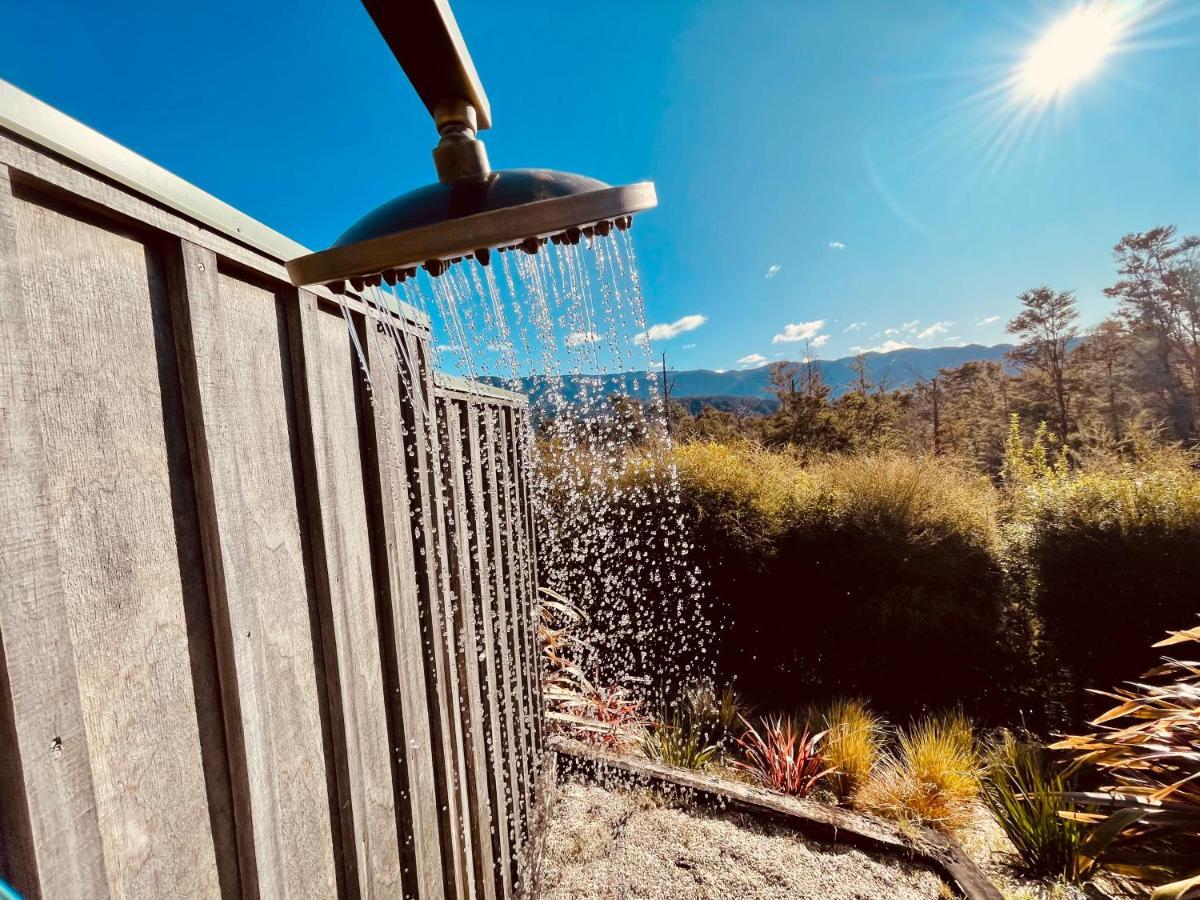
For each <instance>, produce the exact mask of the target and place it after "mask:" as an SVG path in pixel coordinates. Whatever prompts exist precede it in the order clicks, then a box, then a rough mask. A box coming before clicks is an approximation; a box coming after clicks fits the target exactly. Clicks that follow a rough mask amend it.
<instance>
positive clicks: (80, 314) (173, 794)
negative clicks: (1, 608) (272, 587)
mask: <svg viewBox="0 0 1200 900" xmlns="http://www.w3.org/2000/svg"><path fill="white" fill-rule="evenodd" d="M13 210H14V220H15V231H16V250H17V254H16V258H17V261H18V262H17V265H18V267H19V269H20V277H21V283H22V286H21V293H22V297H21V299H20V300H19V302H21V303H22V304H23V305H24V306H25V309H26V311H27V314H28V323H29V332H28V340H29V342H30V345H31V346H32V347H34V348H40V349H41V351H42V356H41V358H40V359H39V360H38V364H37V369H36V371H35V372H34V373H32V374H33V390H34V394H35V399H34V402H33V408H35V409H36V410H37V415H38V416H39V418H40V429H41V433H42V441H43V446H42V450H43V453H44V460H45V466H46V473H47V486H48V488H49V492H48V496H47V497H45V498H44V502H45V504H46V507H45V508H46V510H47V512H48V513H49V515H50V517H51V522H52V528H53V539H54V541H55V543H56V544H57V545H58V556H59V564H60V566H61V578H62V585H63V589H64V591H65V601H66V602H65V609H62V610H60V611H57V612H56V611H53V608H52V607H50V608H48V609H47V610H46V614H48V615H50V614H53V615H62V616H63V617H64V619H65V622H66V624H67V626H68V631H69V636H70V642H69V643H66V642H64V643H61V644H59V645H58V646H57V647H54V648H52V649H51V648H48V649H50V652H52V653H53V654H54V655H55V656H56V657H57V656H61V655H63V654H71V653H73V656H74V663H75V670H76V671H75V675H76V677H77V679H78V696H79V703H80V708H81V710H82V714H83V724H84V729H85V733H86V742H87V753H88V755H89V756H90V760H91V763H90V767H91V777H92V789H93V790H92V797H91V798H90V799H92V800H94V809H93V808H92V807H91V806H90V804H89V805H88V806H86V807H82V808H81V807H80V806H79V805H78V800H79V799H80V798H71V797H70V796H69V795H66V796H64V797H63V798H62V799H63V801H64V802H65V803H66V804H67V807H66V810H65V811H64V812H66V813H67V814H69V815H81V816H83V819H84V823H86V822H87V821H88V819H90V817H91V816H92V815H95V816H97V817H98V821H99V830H100V842H99V845H98V847H97V846H95V845H89V846H82V847H78V848H77V849H78V851H79V852H81V853H82V854H83V855H84V859H85V862H84V863H83V865H84V867H89V868H90V867H91V866H92V865H93V864H92V863H91V862H89V861H87V860H88V858H89V857H90V856H91V854H93V853H95V852H96V850H97V849H99V850H100V851H101V852H102V853H103V858H104V863H105V866H104V867H105V870H106V872H107V877H108V890H109V891H111V893H112V894H114V895H117V896H122V897H183V896H194V895H195V894H196V893H197V892H199V893H212V894H216V893H218V892H219V890H220V884H219V877H218V868H217V862H216V856H215V850H214V846H213V839H212V835H211V833H210V831H209V829H208V828H207V827H205V826H207V824H208V822H209V809H208V799H207V794H206V788H205V783H204V766H203V761H202V753H201V747H200V734H199V726H198V723H197V716H196V706H195V699H194V693H193V686H192V676H191V670H190V665H189V640H188V611H187V609H186V608H185V607H186V604H188V603H190V602H197V600H198V601H199V602H200V603H201V604H202V603H203V599H202V598H203V593H199V594H197V593H196V592H195V591H194V590H193V588H194V587H195V585H194V584H193V583H192V579H193V578H194V577H195V573H193V572H185V571H181V560H183V559H185V558H188V556H189V555H190V553H191V548H184V547H181V546H180V545H179V544H178V543H177V540H178V539H179V537H180V535H179V534H178V533H177V527H178V526H177V522H176V516H175V510H174V506H173V504H174V503H175V502H176V496H175V495H176V493H177V492H178V491H179V489H180V485H179V484H178V483H177V482H176V481H173V479H179V478H187V477H189V473H183V472H178V471H173V464H174V462H175V460H174V459H173V455H172V452H171V449H170V445H171V441H172V439H173V432H174V431H175V430H179V431H181V430H182V411H181V404H180V398H179V388H178V382H177V377H178V375H177V369H176V366H175V360H174V353H173V344H172V337H171V326H170V313H169V309H168V302H167V296H166V290H165V284H164V279H163V270H162V263H161V259H160V258H159V256H158V255H157V254H156V253H155V251H154V250H153V249H152V248H150V247H148V246H147V244H146V243H145V242H144V241H143V240H142V239H141V238H140V237H139V236H137V235H134V234H131V233H127V232H125V231H124V230H122V229H118V228H115V227H110V226H108V225H106V224H105V223H102V222H99V221H96V220H92V219H91V218H90V217H81V216H79V215H77V214H76V213H75V212H74V211H67V210H63V209H58V208H52V207H51V206H48V205H43V202H42V201H41V199H40V198H34V197H29V196H26V197H22V196H18V197H17V199H16V200H15V203H14V206H13ZM68 304H69V305H68ZM68 309H69V314H68V313H67V310H68ZM189 490H190V489H189ZM184 539H185V540H193V541H194V539H195V536H194V534H192V535H184ZM16 636H18V637H19V633H18V635H16ZM5 640H6V643H7V641H8V631H7V629H6V632H5ZM11 662H12V661H11V660H10V665H11ZM64 699H68V701H69V698H64ZM70 724H71V723H69V722H68V723H65V725H66V727H70ZM59 737H60V739H61V741H53V742H52V743H47V745H46V747H45V748H44V751H43V752H48V753H50V755H51V757H52V758H54V757H56V756H57V755H58V753H59V752H60V750H61V749H62V747H61V746H60V743H61V744H65V741H66V740H67V739H72V740H75V741H78V740H80V738H81V737H82V736H81V735H78V734H73V735H69V738H63V737H62V736H61V735H60V736H59ZM72 752H73V753H74V752H77V751H76V750H75V748H72ZM84 802H87V800H86V799H85V800H84ZM197 823H200V827H197ZM68 835H69V832H68ZM101 893H103V892H101Z"/></svg>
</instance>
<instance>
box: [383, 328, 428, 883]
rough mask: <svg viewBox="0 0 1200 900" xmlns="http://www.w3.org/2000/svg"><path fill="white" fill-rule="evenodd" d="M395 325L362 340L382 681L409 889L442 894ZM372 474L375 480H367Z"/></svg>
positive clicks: (424, 660) (418, 590) (418, 591)
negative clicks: (368, 399) (368, 394)
mask: <svg viewBox="0 0 1200 900" xmlns="http://www.w3.org/2000/svg"><path fill="white" fill-rule="evenodd" d="M402 340H403V337H402V336H401V335H399V334H397V333H395V332H393V331H390V330H389V331H386V332H385V333H383V334H380V333H379V332H378V331H370V332H369V333H368V339H367V341H366V342H365V345H366V348H367V352H368V354H369V366H370V371H371V379H372V385H373V387H372V389H371V391H372V394H373V396H372V401H371V428H370V434H371V438H370V439H371V442H372V445H373V447H374V451H375V452H374V456H375V467H374V469H373V470H372V472H373V473H374V474H375V476H376V480H375V482H374V483H373V492H374V493H375V494H376V496H377V497H378V505H379V512H378V522H377V525H376V528H377V530H378V535H377V544H378V545H379V549H378V550H377V552H376V566H377V572H378V574H377V576H376V586H377V588H378V591H379V593H378V597H379V621H380V627H381V630H382V632H383V634H382V638H383V639H382V641H381V645H382V647H383V658H384V670H385V684H386V685H387V697H388V702H389V711H390V721H391V728H392V736H391V740H392V745H393V747H394V748H395V759H394V763H395V768H396V781H397V786H398V797H397V824H398V826H399V830H400V834H401V835H402V841H403V845H402V847H401V851H402V858H403V859H404V860H405V865H406V866H407V869H406V872H405V893H406V896H409V897H412V896H419V897H422V898H425V897H441V896H443V895H444V894H445V891H446V882H445V880H444V878H443V872H442V846H441V841H442V830H443V827H444V826H443V824H442V821H441V814H440V807H439V804H438V796H439V795H438V785H437V774H436V772H435V765H436V762H435V755H436V754H440V752H441V748H440V745H439V744H438V742H437V741H435V740H434V735H433V729H434V726H433V721H432V720H436V718H437V711H436V707H435V708H434V709H433V710H431V709H430V707H429V705H428V699H429V698H430V697H431V696H432V697H436V691H434V689H433V685H432V683H431V682H430V681H428V680H427V677H426V673H425V662H426V641H425V639H424V637H423V635H422V615H421V589H420V582H421V581H422V580H423V579H422V577H421V576H419V575H418V568H417V563H416V559H415V557H414V546H413V532H412V522H413V519H412V512H411V509H410V506H409V498H408V479H407V477H406V472H407V467H408V465H409V461H408V456H407V455H406V452H405V439H404V434H403V429H404V428H405V416H404V398H405V397H406V396H407V392H406V391H405V390H404V387H403V385H402V384H401V379H400V374H399V372H400V369H399V359H398V355H397V354H398V350H399V343H398V342H399V341H402ZM368 480H370V479H368Z"/></svg>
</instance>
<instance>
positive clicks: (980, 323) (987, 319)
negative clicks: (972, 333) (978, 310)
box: [975, 316, 1000, 328]
mask: <svg viewBox="0 0 1200 900" xmlns="http://www.w3.org/2000/svg"><path fill="white" fill-rule="evenodd" d="M999 321H1000V317H999V316H985V317H984V318H982V319H980V320H979V321H978V322H976V323H975V327H976V328H982V327H983V326H985V325H991V324H992V323H993V322H999Z"/></svg>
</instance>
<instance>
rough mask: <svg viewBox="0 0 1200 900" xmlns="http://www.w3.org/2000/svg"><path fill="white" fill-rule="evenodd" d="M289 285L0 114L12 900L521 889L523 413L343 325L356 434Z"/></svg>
mask: <svg viewBox="0 0 1200 900" xmlns="http://www.w3.org/2000/svg"><path fill="white" fill-rule="evenodd" d="M248 164H250V163H248ZM264 164H265V163H264ZM302 251H303V248H300V247H298V246H297V245H295V244H293V243H291V242H289V241H287V240H286V239H284V238H282V237H281V236H279V235H276V234H274V233H273V232H270V231H269V230H267V229H266V228H264V227H263V226H261V225H259V224H258V223H256V222H253V221H252V220H250V219H248V218H246V217H244V216H242V215H240V214H239V213H237V212H236V211H234V210H232V209H229V208H228V207H225V206H223V205H222V204H220V203H219V202H217V201H215V200H214V199H213V198H211V197H209V196H208V195H205V194H203V193H201V192H200V191H197V190H196V189H194V188H192V187H190V186H188V185H186V184H184V183H183V182H181V181H179V180H178V179H176V178H174V177H173V176H170V175H169V174H168V173H166V172H164V171H163V170H161V169H158V168H157V167H154V166H152V165H150V164H149V163H147V162H146V161H145V160H142V159H140V158H139V157H136V156H135V155H134V154H132V153H129V152H128V151H125V150H123V149H121V148H120V147H118V146H116V145H115V144H112V143H111V142H109V141H106V140H105V139H103V138H100V137H99V136H98V135H95V134H94V133H92V132H90V131H88V130H87V129H84V128H83V127H82V126H79V125H78V124H77V123H74V122H72V121H71V120H69V119H67V118H66V117H64V116H61V115H60V114H58V113H55V112H54V111H53V110H50V109H48V108H47V107H44V106H43V105H41V104H39V103H37V101H34V100H33V99H32V98H29V97H28V96H26V95H24V94H21V93H20V92H19V91H16V90H15V89H14V88H12V87H11V86H9V85H6V84H4V83H3V82H0V479H2V480H0V484H2V487H3V491H2V495H0V580H2V583H0V834H2V839H0V874H2V875H3V877H4V879H6V880H7V881H9V882H10V883H11V884H12V885H13V886H15V887H16V888H17V889H18V890H20V891H21V892H22V893H24V894H26V895H27V896H31V897H45V898H54V900H58V898H66V897H82V898H88V900H92V898H102V897H147V898H167V897H212V896H223V897H263V898H280V897H319V898H326V897H357V896H371V897H401V896H412V897H421V898H432V897H443V896H444V897H452V898H468V897H476V896H478V897H485V898H489V900H490V898H493V897H508V896H511V895H514V894H518V893H521V892H522V891H524V890H525V889H526V888H527V883H528V869H529V864H530V862H531V859H530V857H531V854H532V853H533V850H532V838H531V834H533V833H535V832H536V821H535V820H536V819H537V811H538V808H539V795H538V773H539V769H540V760H541V758H542V735H541V720H540V712H539V710H540V705H539V703H538V696H539V690H538V684H537V681H538V673H537V666H536V664H535V660H536V656H535V645H534V639H535V620H534V614H535V609H534V604H535V590H536V588H535V561H534V558H533V548H532V545H531V535H532V526H531V514H532V513H531V506H530V497H529V487H528V484H527V482H526V471H525V464H524V455H523V453H522V452H521V445H522V441H523V432H524V429H525V428H526V422H525V417H526V415H527V410H526V406H525V404H524V401H523V399H522V398H519V397H516V396H514V395H511V394H507V393H505V392H501V391H495V390H491V389H486V388H483V387H481V386H479V385H474V384H471V383H467V382H460V381H454V380H452V379H447V378H443V377H441V376H439V375H437V374H436V373H434V372H433V371H432V369H431V366H430V362H429V351H430V346H429V338H430V334H429V327H428V322H427V320H425V319H424V318H423V317H422V315H420V314H419V313H418V312H416V311H414V310H412V309H408V308H400V309H398V310H397V311H396V312H395V316H394V323H393V324H394V326H395V332H394V334H393V333H392V332H391V330H385V332H386V333H385V334H382V335H381V334H379V333H369V332H368V328H367V323H368V321H369V319H368V318H367V317H366V316H364V314H363V310H364V306H363V303H362V301H361V300H360V299H356V298H350V300H349V308H350V309H351V315H352V318H353V320H354V322H355V327H356V328H357V329H358V332H359V334H358V337H359V342H360V344H361V346H362V347H363V349H364V352H365V353H366V354H367V357H368V362H369V367H370V370H371V372H372V377H373V380H374V381H375V384H376V390H375V391H374V392H373V393H374V395H375V396H374V399H373V400H372V398H371V396H370V393H369V392H368V391H367V390H366V389H365V387H364V383H363V379H362V378H361V377H360V373H359V371H358V369H359V364H358V361H357V359H356V357H355V354H354V351H353V348H352V343H351V341H350V340H349V337H348V333H347V329H346V325H345V322H344V320H343V317H342V314H341V312H340V310H339V307H338V306H337V304H336V303H335V302H333V298H332V297H331V296H330V295H328V294H325V293H323V292H322V291H316V292H310V291H303V290H302V291H297V290H295V289H294V288H292V287H291V286H290V285H289V284H288V283H287V281H286V277H285V274H284V270H283V266H282V261H283V260H284V259H286V258H287V257H289V256H291V255H296V254H298V253H300V252H302ZM371 332H377V329H374V328H372V329H371ZM381 386H386V388H387V389H386V390H384V389H381Z"/></svg>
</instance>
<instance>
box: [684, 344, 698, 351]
mask: <svg viewBox="0 0 1200 900" xmlns="http://www.w3.org/2000/svg"><path fill="white" fill-rule="evenodd" d="M683 349H684V350H695V349H696V345H695V344H684V345H683Z"/></svg>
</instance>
